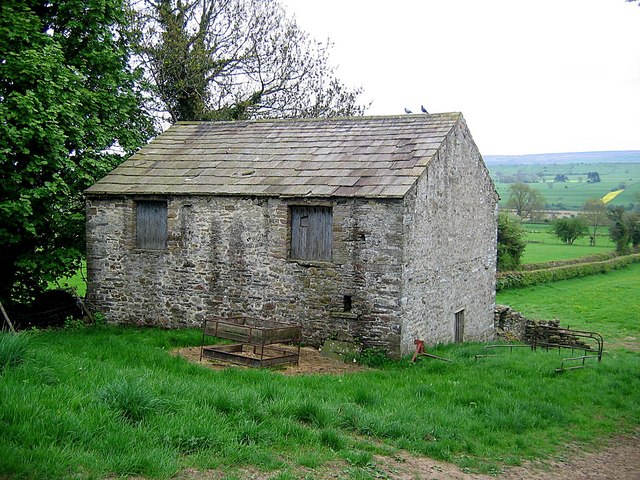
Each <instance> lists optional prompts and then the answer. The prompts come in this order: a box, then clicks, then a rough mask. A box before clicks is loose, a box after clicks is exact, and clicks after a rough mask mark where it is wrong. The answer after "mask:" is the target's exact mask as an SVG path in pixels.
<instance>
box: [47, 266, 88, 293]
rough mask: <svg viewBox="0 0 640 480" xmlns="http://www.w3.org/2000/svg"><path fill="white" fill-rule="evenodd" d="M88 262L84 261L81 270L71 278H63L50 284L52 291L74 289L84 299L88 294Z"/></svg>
mask: <svg viewBox="0 0 640 480" xmlns="http://www.w3.org/2000/svg"><path fill="white" fill-rule="evenodd" d="M86 278H87V262H86V261H85V260H83V261H82V266H81V267H80V269H79V270H78V271H77V272H76V273H75V274H74V275H72V276H71V277H66V278H61V279H60V280H58V281H57V282H52V283H50V284H49V288H50V289H57V288H63V289H64V288H73V289H74V290H75V291H76V292H77V293H78V295H79V296H80V297H84V296H85V295H86V293H87V282H86Z"/></svg>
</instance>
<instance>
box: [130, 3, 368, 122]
mask: <svg viewBox="0 0 640 480" xmlns="http://www.w3.org/2000/svg"><path fill="white" fill-rule="evenodd" d="M130 1H133V0H130ZM136 3H139V2H136ZM136 19H137V20H136V35H137V39H138V41H137V45H138V49H139V50H138V53H139V59H140V60H141V62H142V65H144V67H145V69H146V71H147V73H148V80H149V89H150V93H151V95H152V96H153V98H154V99H155V100H156V103H157V108H158V110H159V111H165V112H168V114H169V117H170V121H172V122H175V121H178V120H220V119H221V120H237V119H246V118H258V117H321V116H350V115H358V114H362V113H363V112H364V108H363V107H361V106H358V105H357V104H356V98H357V96H358V95H359V94H360V90H359V89H356V90H350V89H348V88H347V87H345V86H344V85H343V84H342V83H341V82H340V81H339V80H338V79H337V78H336V77H335V75H334V70H333V69H332V68H331V67H330V66H329V64H328V46H327V45H324V44H321V43H318V42H314V41H312V40H310V38H309V36H308V35H307V34H306V33H305V32H304V31H302V30H301V29H300V28H299V27H298V25H297V24H296V22H295V21H294V20H292V19H290V18H288V17H287V16H286V13H285V11H284V10H283V8H282V6H281V5H280V4H279V3H278V1H277V0H143V2H142V6H141V7H138V9H137V13H136Z"/></svg>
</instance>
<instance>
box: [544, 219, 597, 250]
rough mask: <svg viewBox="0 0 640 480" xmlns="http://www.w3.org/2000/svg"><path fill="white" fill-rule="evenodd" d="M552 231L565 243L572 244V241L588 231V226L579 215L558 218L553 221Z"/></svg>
mask: <svg viewBox="0 0 640 480" xmlns="http://www.w3.org/2000/svg"><path fill="white" fill-rule="evenodd" d="M552 232H553V233H554V234H555V235H556V236H557V237H558V238H559V239H560V240H562V241H563V242H564V243H566V244H567V245H573V242H575V241H576V240H577V239H578V238H580V237H584V236H585V235H586V234H587V233H588V232H589V226H588V225H587V222H585V220H584V219H582V218H580V217H575V218H558V219H556V220H554V222H553V228H552Z"/></svg>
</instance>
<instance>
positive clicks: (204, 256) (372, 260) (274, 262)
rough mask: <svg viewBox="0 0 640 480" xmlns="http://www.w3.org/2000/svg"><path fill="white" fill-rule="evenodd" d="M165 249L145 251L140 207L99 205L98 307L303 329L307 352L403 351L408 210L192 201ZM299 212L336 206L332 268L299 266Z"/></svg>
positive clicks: (93, 262) (174, 219) (171, 323)
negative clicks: (293, 218)
mask: <svg viewBox="0 0 640 480" xmlns="http://www.w3.org/2000/svg"><path fill="white" fill-rule="evenodd" d="M157 199H159V200H166V201H167V203H168V242H167V248H166V249H164V250H141V249H138V248H137V247H136V231H135V230H136V211H135V205H136V203H135V199H132V198H108V197H98V196H91V197H89V198H88V201H87V265H88V280H89V282H88V292H87V296H88V301H89V302H90V303H91V304H92V305H93V306H94V307H95V308H97V309H98V310H100V311H102V312H104V313H105V315H106V317H107V319H108V320H109V321H112V322H117V323H128V324H139V325H142V324H144V325H159V326H163V327H171V328H173V327H180V326H199V325H200V324H201V322H202V320H203V319H205V318H207V317H214V316H219V317H231V316H238V315H249V316H252V317H257V318H264V319H270V320H276V321H284V322H293V323H301V324H302V325H303V335H304V339H305V342H306V343H309V344H312V345H316V346H317V345H320V344H322V342H323V341H324V340H326V339H339V340H351V339H355V340H356V341H357V342H359V343H361V344H362V345H363V346H365V347H380V348H385V349H387V350H388V351H389V353H391V354H396V355H397V354H398V353H399V352H400V350H399V348H400V333H401V332H400V331H401V327H400V326H401V319H400V318H401V317H400V315H401V309H400V293H401V290H402V288H403V285H402V268H403V266H402V258H403V247H402V235H403V229H404V226H403V220H404V218H405V216H406V215H405V214H404V205H403V202H402V201H401V200H363V199H336V200H333V201H325V200H316V201H313V200H308V199H300V200H296V199H286V200H281V199H270V198H262V197H255V198H239V197H222V196H218V197H205V196H197V197H193V196H183V197H170V198H164V199H163V198H162V197H159V198H157ZM290 205H317V206H330V207H332V211H333V222H332V225H333V227H332V229H333V232H332V233H333V251H332V261H331V262H312V261H301V260H291V259H289V249H290V208H289V206H290Z"/></svg>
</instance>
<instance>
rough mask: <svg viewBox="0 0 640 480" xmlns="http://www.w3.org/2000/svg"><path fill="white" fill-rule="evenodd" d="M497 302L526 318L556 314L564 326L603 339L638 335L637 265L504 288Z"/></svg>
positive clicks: (639, 293) (639, 277) (639, 285)
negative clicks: (586, 275)
mask: <svg viewBox="0 0 640 480" xmlns="http://www.w3.org/2000/svg"><path fill="white" fill-rule="evenodd" d="M496 302H497V303H500V304H505V305H509V306H510V307H512V308H514V309H515V310H518V311H519V312H522V313H523V314H524V315H525V316H527V317H529V318H539V319H552V318H557V319H559V320H560V322H561V324H562V325H564V326H571V327H574V328H578V329H584V330H594V331H597V332H599V333H601V334H602V335H604V337H605V342H607V341H609V342H613V343H614V344H615V343H616V342H617V343H625V344H627V343H629V342H631V343H632V344H633V343H635V344H636V347H637V346H638V341H639V339H640V321H639V319H640V265H639V264H632V265H631V266H629V267H628V268H625V269H622V270H617V271H614V272H610V273H607V274H604V275H595V276H590V277H582V278H575V279H572V280H565V281H562V282H555V283H548V284H545V285H538V286H535V287H530V288H522V289H512V290H504V291H501V292H499V293H498V295H497V298H496Z"/></svg>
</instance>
